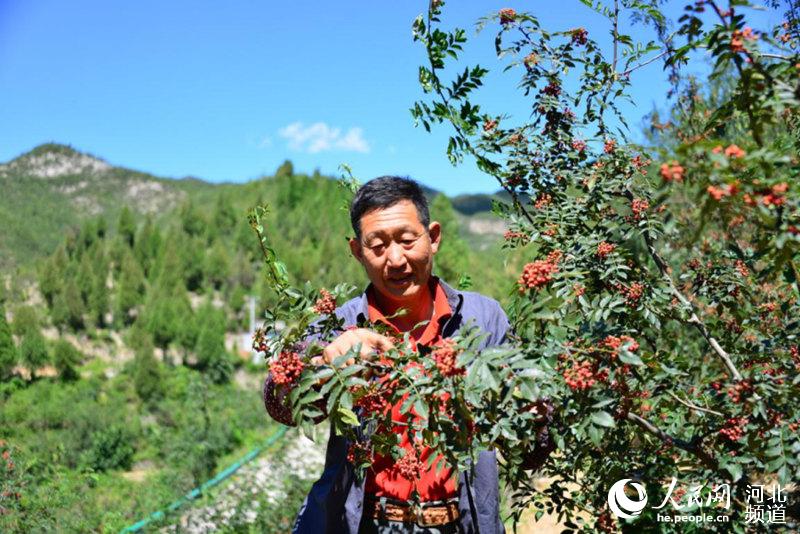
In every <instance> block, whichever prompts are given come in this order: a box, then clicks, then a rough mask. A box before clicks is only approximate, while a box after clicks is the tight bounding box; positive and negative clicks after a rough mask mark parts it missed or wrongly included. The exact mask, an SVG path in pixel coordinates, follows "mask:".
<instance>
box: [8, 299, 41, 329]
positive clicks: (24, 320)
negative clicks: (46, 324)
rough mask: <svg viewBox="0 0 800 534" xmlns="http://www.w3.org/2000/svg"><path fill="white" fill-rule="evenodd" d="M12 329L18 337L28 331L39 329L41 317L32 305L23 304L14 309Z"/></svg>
mask: <svg viewBox="0 0 800 534" xmlns="http://www.w3.org/2000/svg"><path fill="white" fill-rule="evenodd" d="M11 331H12V332H13V333H14V335H15V336H17V337H22V336H24V335H25V334H27V333H28V332H38V331H39V317H38V315H37V314H36V309H34V308H33V307H32V306H27V305H24V304H23V305H21V306H17V307H16V308H15V309H14V321H13V322H12V323H11Z"/></svg>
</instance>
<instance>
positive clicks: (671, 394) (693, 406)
mask: <svg viewBox="0 0 800 534" xmlns="http://www.w3.org/2000/svg"><path fill="white" fill-rule="evenodd" d="M668 393H669V396H670V397H672V398H673V399H675V400H676V401H678V402H680V403H681V404H683V405H684V406H686V407H687V408H691V409H692V410H697V411H698V412H706V413H710V414H714V415H718V416H719V417H725V415H723V414H721V413H720V412H718V411H716V410H711V409H709V408H703V407H701V406H697V405H695V404H692V403H691V402H689V401H685V400H683V399H682V398H680V397H679V396H677V395H676V394H674V393H673V392H671V391H669V392H668Z"/></svg>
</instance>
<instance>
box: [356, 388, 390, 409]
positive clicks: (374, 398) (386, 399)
mask: <svg viewBox="0 0 800 534" xmlns="http://www.w3.org/2000/svg"><path fill="white" fill-rule="evenodd" d="M390 386H392V385H390ZM393 393H394V387H387V385H385V384H381V385H376V386H371V387H370V389H369V390H368V391H367V392H366V394H364V395H362V396H360V397H358V399H357V400H356V401H355V402H353V406H357V407H359V408H363V409H364V411H365V412H366V413H368V414H385V413H386V412H387V411H388V410H389V408H391V402H390V399H391V397H392V394H393Z"/></svg>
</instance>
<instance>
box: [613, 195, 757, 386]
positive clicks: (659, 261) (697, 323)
mask: <svg viewBox="0 0 800 534" xmlns="http://www.w3.org/2000/svg"><path fill="white" fill-rule="evenodd" d="M625 196H626V197H627V198H628V200H633V193H631V192H630V191H629V190H626V191H625ZM642 236H643V237H644V241H645V244H646V245H647V251H648V252H649V253H650V257H651V258H653V261H654V262H655V264H656V266H657V267H658V270H659V272H660V273H661V277H662V278H663V279H664V280H665V281H666V282H667V284H669V287H670V291H671V292H672V294H673V295H675V298H677V299H678V300H679V301H680V302H681V304H683V306H684V307H686V308H687V309H689V310H690V311H691V316H690V317H689V319H688V320H687V323H688V324H690V325H692V326H694V327H695V328H696V329H697V331H698V332H700V335H702V336H703V338H704V339H705V340H706V341H707V342H708V344H709V345H711V348H712V349H714V352H715V353H716V355H717V356H718V357H719V359H720V360H722V363H724V364H725V367H726V368H727V369H728V372H729V373H730V375H731V377H732V378H733V379H734V380H737V381H738V380H741V379H742V374H741V373H740V372H739V370H738V369H737V368H736V366H735V365H734V364H733V360H731V357H730V355H729V354H728V353H727V352H726V351H725V349H723V348H722V346H721V345H720V344H719V342H718V341H717V340H716V339H715V338H714V337H713V336H712V335H711V333H710V332H709V330H708V327H706V325H705V323H704V322H703V321H702V320H701V319H700V317H699V316H698V315H697V310H696V309H695V307H694V304H692V303H691V301H689V299H688V298H686V296H685V295H684V294H683V293H681V292H680V290H679V289H678V287H677V286H676V285H675V281H674V280H673V279H672V276H671V275H670V274H669V272H670V269H669V265H667V262H666V261H664V258H662V257H661V255H660V254H659V253H658V251H657V250H656V247H655V244H654V243H653V238H652V237H651V236H650V232H649V231H647V229H645V230H643V231H642Z"/></svg>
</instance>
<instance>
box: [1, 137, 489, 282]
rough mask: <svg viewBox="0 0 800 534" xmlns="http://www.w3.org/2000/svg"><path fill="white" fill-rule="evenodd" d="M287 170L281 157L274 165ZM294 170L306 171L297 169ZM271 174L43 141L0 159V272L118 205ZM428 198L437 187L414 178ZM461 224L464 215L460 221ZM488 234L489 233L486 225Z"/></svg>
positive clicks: (474, 201)
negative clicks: (209, 175) (136, 159)
mask: <svg viewBox="0 0 800 534" xmlns="http://www.w3.org/2000/svg"><path fill="white" fill-rule="evenodd" d="M287 166H288V168H290V169H291V162H285V163H284V164H283V165H282V166H281V167H280V168H279V170H278V172H280V169H283V168H286V167H287ZM299 175H300V176H305V175H303V174H302V173H299ZM271 178H274V176H263V177H260V178H257V179H254V180H250V181H247V182H242V183H232V182H225V183H219V184H218V183H212V182H208V181H206V180H203V179H202V178H198V177H196V176H185V177H182V178H171V177H161V176H156V175H153V174H150V173H147V172H144V171H139V170H134V169H129V168H126V167H121V166H116V165H113V164H111V163H109V162H108V161H107V160H105V159H103V158H102V157H99V156H96V155H94V154H91V153H88V152H85V151H81V150H79V149H76V148H75V147H73V146H72V145H69V144H63V143H56V142H49V143H44V144H41V145H38V146H36V147H34V148H33V149H31V150H29V151H27V152H24V153H22V154H20V155H19V156H17V157H15V158H13V159H11V160H9V161H7V162H4V163H0V186H1V187H2V190H3V194H2V195H0V227H2V228H4V229H5V232H3V233H2V235H0V271H7V270H8V269H10V268H14V267H17V266H27V265H30V264H31V263H32V261H33V260H35V259H37V258H40V257H43V256H45V255H47V254H50V253H51V252H52V251H53V250H54V249H55V247H56V246H57V244H58V242H59V241H60V240H61V239H62V238H63V236H64V234H65V232H67V231H69V230H70V229H75V228H77V227H78V226H79V225H80V223H81V221H83V220H86V219H89V218H92V217H98V216H102V217H103V218H105V219H106V221H115V220H116V218H117V217H118V215H119V212H120V211H121V209H122V207H123V206H128V207H129V208H131V209H133V210H134V212H135V215H136V216H137V217H148V216H149V217H152V218H155V219H158V218H159V217H161V216H162V215H164V214H165V213H167V212H171V211H172V210H174V209H176V208H178V207H179V205H180V204H181V203H182V202H183V201H185V200H187V199H197V200H198V202H200V203H202V202H205V201H208V200H210V198H211V196H212V195H214V194H216V193H215V192H221V191H226V190H232V189H249V188H250V187H251V186H252V184H254V183H258V182H259V181H261V180H265V179H271ZM421 185H422V186H423V189H424V191H425V193H426V196H428V197H429V198H430V199H432V198H433V197H434V196H436V195H437V194H439V191H438V190H436V189H434V188H431V187H428V186H426V185H424V184H421ZM493 199H502V197H500V196H498V195H496V194H483V195H480V194H479V195H458V196H456V197H453V198H452V203H453V207H454V208H455V209H456V211H457V212H458V213H459V215H460V216H462V217H467V218H469V217H471V216H473V215H476V214H481V213H482V212H486V211H488V210H490V209H491V203H492V200H493ZM462 223H463V224H464V228H465V229H466V231H469V229H468V222H467V221H464V220H462ZM492 233H494V232H492Z"/></svg>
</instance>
